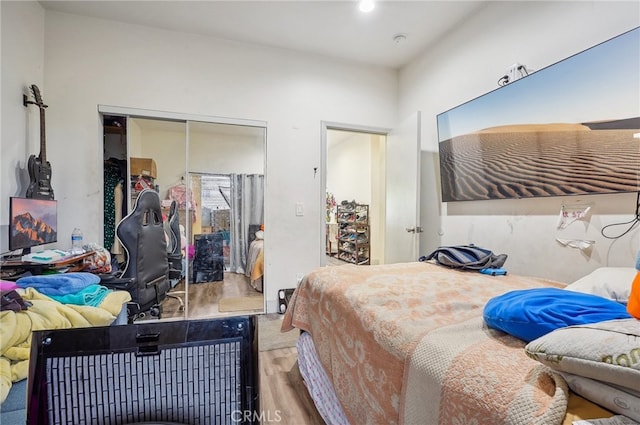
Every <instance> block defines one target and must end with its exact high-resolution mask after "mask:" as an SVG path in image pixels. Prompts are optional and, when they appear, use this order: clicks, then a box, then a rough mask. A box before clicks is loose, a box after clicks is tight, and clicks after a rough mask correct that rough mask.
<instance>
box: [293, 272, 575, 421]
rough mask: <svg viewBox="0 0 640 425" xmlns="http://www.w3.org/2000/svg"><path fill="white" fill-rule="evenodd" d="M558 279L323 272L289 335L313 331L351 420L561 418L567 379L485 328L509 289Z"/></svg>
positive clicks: (313, 280)
mask: <svg viewBox="0 0 640 425" xmlns="http://www.w3.org/2000/svg"><path fill="white" fill-rule="evenodd" d="M540 286H561V285H560V284H557V283H555V282H551V281H546V280H542V279H536V278H527V277H520V276H512V275H507V276H488V275H483V274H480V273H477V272H463V271H457V270H451V269H447V268H444V267H441V266H437V265H434V264H430V263H403V264H392V265H383V266H368V267H358V266H350V265H348V266H341V267H325V268H321V269H317V270H316V271H314V272H312V273H310V274H309V275H307V276H306V277H305V279H304V280H303V282H302V283H301V284H300V286H299V287H298V289H297V290H296V292H295V293H294V295H293V297H292V299H291V302H290V304H289V307H288V309H287V311H286V315H285V318H284V322H283V327H282V329H283V330H284V331H286V330H290V329H293V328H294V327H295V328H299V329H302V330H305V331H307V332H309V333H310V334H311V335H312V337H313V340H314V343H315V347H316V349H317V352H318V356H319V358H320V361H321V363H322V365H323V367H324V368H325V371H326V372H327V374H328V375H329V376H330V378H331V380H332V383H333V386H334V388H335V391H336V394H337V396H338V399H339V400H340V403H341V405H342V407H343V409H344V411H345V413H346V415H347V417H348V419H349V422H350V423H352V424H427V425H431V424H439V425H454V424H456V425H457V424H477V425H482V424H486V425H500V424H518V425H524V424H532V425H533V424H536V425H538V424H545V425H553V424H561V423H562V420H563V417H564V415H565V410H566V407H567V394H568V390H567V388H566V384H565V383H564V381H563V380H562V379H560V378H558V377H557V376H555V375H554V374H552V373H551V372H550V371H549V370H548V369H547V368H545V367H543V366H541V365H540V364H539V363H537V362H535V361H533V360H531V359H530V358H528V357H527V356H526V355H525V353H524V350H523V347H524V342H522V341H521V340H519V339H517V338H514V337H511V336H508V335H506V334H504V333H502V332H498V331H494V330H492V329H489V328H487V327H486V325H485V324H484V322H483V320H482V309H483V306H484V304H485V303H486V301H487V300H489V299H490V298H492V297H494V296H496V295H499V294H502V293H504V292H507V291H510V290H515V289H524V288H533V287H540Z"/></svg>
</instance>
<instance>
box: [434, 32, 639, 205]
mask: <svg viewBox="0 0 640 425" xmlns="http://www.w3.org/2000/svg"><path fill="white" fill-rule="evenodd" d="M638 52H640V28H635V29H634V30H631V31H629V32H626V33H624V34H622V35H619V36H617V37H615V38H613V39H611V40H608V41H606V42H604V43H601V44H598V45H597V46H594V47H592V48H590V49H588V50H585V51H583V52H581V53H578V54H576V55H574V56H571V57H569V58H567V59H565V60H563V61H561V62H558V63H556V64H553V65H551V66H549V67H547V68H544V69H542V70H539V71H536V72H533V73H531V74H530V75H528V76H526V77H524V78H522V79H519V80H516V81H514V82H512V83H510V84H508V85H506V86H504V87H500V88H498V89H496V90H494V91H492V92H490V93H488V94H485V95H483V96H481V97H478V98H476V99H474V100H472V101H469V102H467V103H465V104H462V105H460V106H458V107H456V108H453V109H451V110H449V111H447V112H443V113H442V114H439V115H438V117H437V121H438V142H439V143H438V145H439V154H440V174H441V182H442V200H443V201H444V202H447V201H468V200H487V199H507V198H528V197H536V196H566V195H585V194H596V193H615V192H634V191H637V190H638V188H640V181H639V174H640V172H639V170H640V54H638Z"/></svg>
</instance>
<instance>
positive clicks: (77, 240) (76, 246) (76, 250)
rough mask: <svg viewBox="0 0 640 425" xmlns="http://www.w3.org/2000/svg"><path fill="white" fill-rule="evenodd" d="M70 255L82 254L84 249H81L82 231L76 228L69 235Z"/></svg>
mask: <svg viewBox="0 0 640 425" xmlns="http://www.w3.org/2000/svg"><path fill="white" fill-rule="evenodd" d="M71 253H72V254H83V253H84V249H83V248H82V231H81V230H80V229H79V228H77V227H76V228H75V229H73V232H72V233H71Z"/></svg>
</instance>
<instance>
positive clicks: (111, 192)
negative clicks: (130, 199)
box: [103, 158, 127, 254]
mask: <svg viewBox="0 0 640 425" xmlns="http://www.w3.org/2000/svg"><path fill="white" fill-rule="evenodd" d="M126 178H127V161H126V160H122V159H116V158H109V159H108V160H106V161H105V162H104V235H103V236H104V247H105V248H106V249H107V250H108V251H109V252H112V253H114V254H117V253H119V252H113V251H112V248H113V246H114V243H115V241H116V238H115V235H116V226H117V224H118V222H119V221H120V220H121V219H122V217H124V216H126V214H127V211H126V208H127V207H126V203H124V202H122V199H126V193H127V185H126V184H124V182H125V180H126ZM116 200H118V201H119V202H116Z"/></svg>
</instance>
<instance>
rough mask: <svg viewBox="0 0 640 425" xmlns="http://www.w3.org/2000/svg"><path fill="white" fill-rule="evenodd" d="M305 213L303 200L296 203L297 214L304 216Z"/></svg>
mask: <svg viewBox="0 0 640 425" xmlns="http://www.w3.org/2000/svg"><path fill="white" fill-rule="evenodd" d="M303 215H304V204H303V203H302V202H298V203H296V216H298V217H302V216H303Z"/></svg>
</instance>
